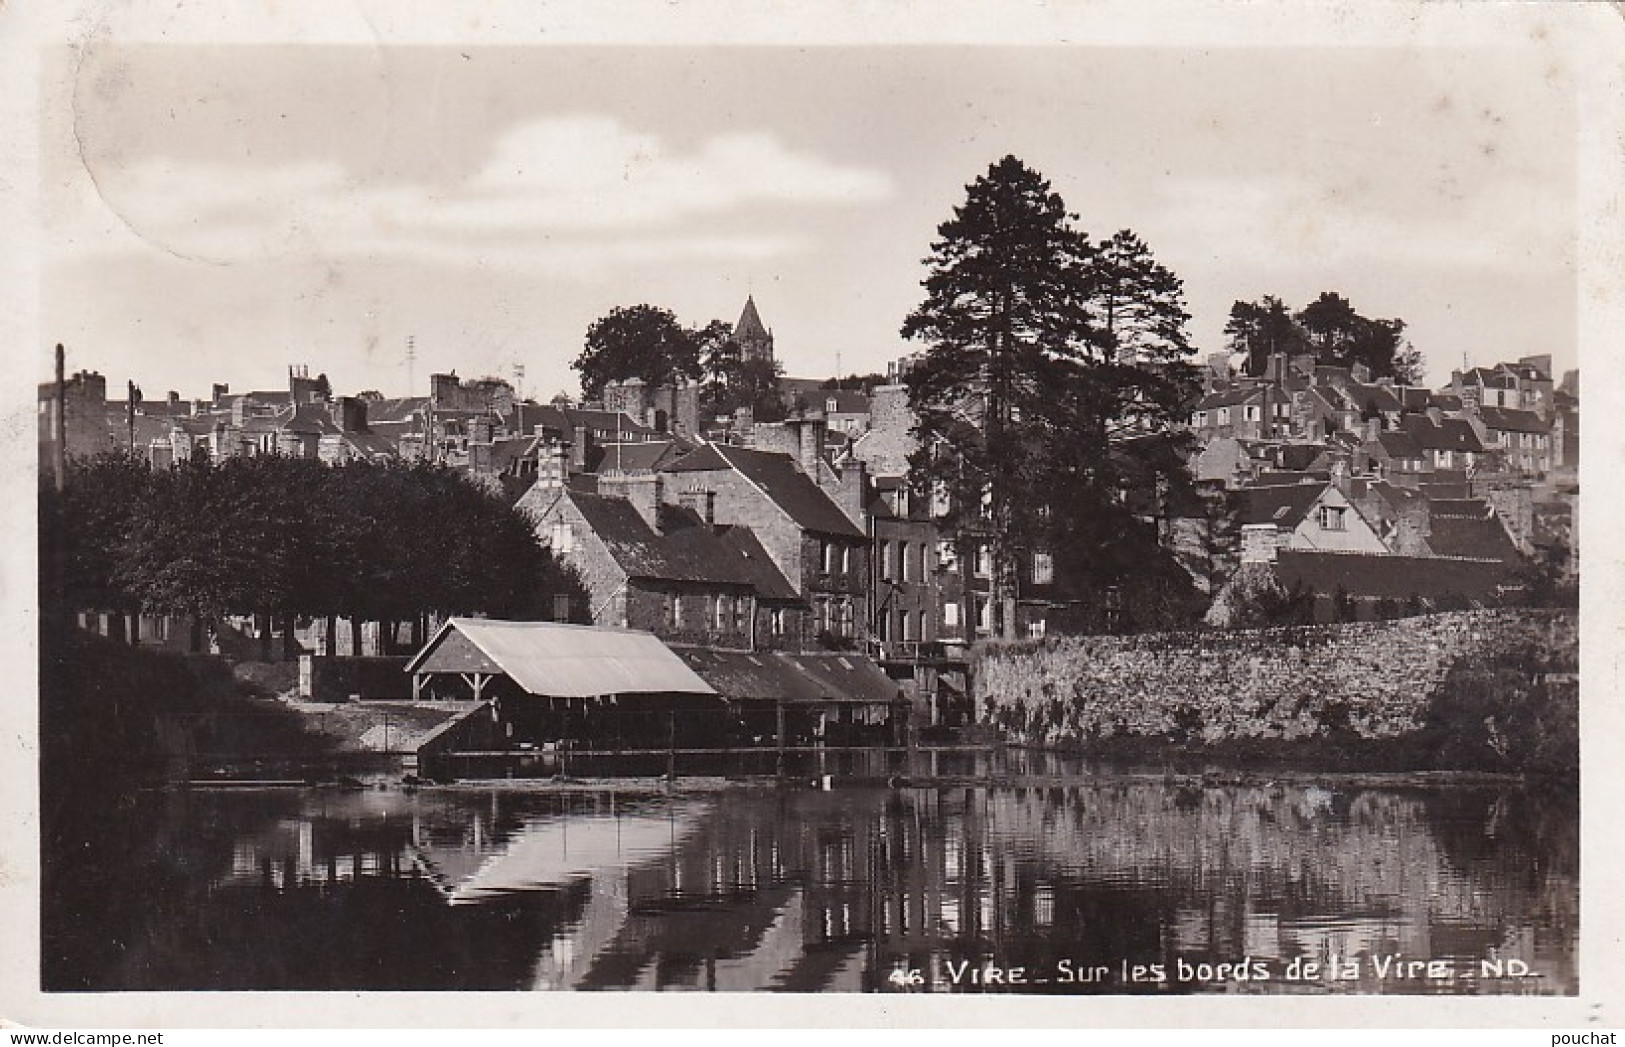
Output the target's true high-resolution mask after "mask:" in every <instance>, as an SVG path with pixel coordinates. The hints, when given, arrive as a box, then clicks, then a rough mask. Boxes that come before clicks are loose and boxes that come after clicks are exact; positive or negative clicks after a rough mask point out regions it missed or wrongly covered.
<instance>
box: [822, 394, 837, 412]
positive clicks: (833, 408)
mask: <svg viewBox="0 0 1625 1047" xmlns="http://www.w3.org/2000/svg"><path fill="white" fill-rule="evenodd" d="M840 408H841V402H840V401H839V400H837V399H835V397H833V396H832V397H830V398H829V399H828V400H825V401H824V413H825V414H836V413H838V412H839V411H840Z"/></svg>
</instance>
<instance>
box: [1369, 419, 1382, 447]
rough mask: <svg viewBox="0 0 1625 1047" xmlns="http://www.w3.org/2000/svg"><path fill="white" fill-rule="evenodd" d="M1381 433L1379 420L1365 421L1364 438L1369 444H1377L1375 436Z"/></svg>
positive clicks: (1380, 420) (1380, 421)
mask: <svg viewBox="0 0 1625 1047" xmlns="http://www.w3.org/2000/svg"><path fill="white" fill-rule="evenodd" d="M1380 432H1382V419H1381V418H1367V419H1366V420H1365V438H1366V441H1367V442H1369V443H1376V442H1377V434H1378V433H1380Z"/></svg>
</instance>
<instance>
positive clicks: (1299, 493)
mask: <svg viewBox="0 0 1625 1047" xmlns="http://www.w3.org/2000/svg"><path fill="white" fill-rule="evenodd" d="M1325 489H1326V485H1325V484H1320V483H1310V484H1306V483H1295V484H1283V485H1282V486H1279V487H1245V488H1242V490H1241V491H1240V492H1239V493H1240V495H1241V512H1240V514H1239V516H1240V522H1241V523H1243V524H1275V525H1276V526H1277V527H1281V528H1284V529H1287V530H1291V529H1292V528H1294V527H1296V526H1298V524H1300V523H1302V522H1303V518H1304V516H1305V515H1306V514H1307V513H1308V512H1309V507H1310V506H1311V505H1313V504H1314V503H1315V499H1317V498H1319V497H1320V493H1321V492H1322V491H1324V490H1325Z"/></svg>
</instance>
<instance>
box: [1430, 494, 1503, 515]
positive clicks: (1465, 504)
mask: <svg viewBox="0 0 1625 1047" xmlns="http://www.w3.org/2000/svg"><path fill="white" fill-rule="evenodd" d="M1428 506H1429V509H1430V511H1431V512H1432V515H1434V516H1488V515H1489V514H1490V512H1491V511H1492V510H1491V509H1490V503H1489V502H1486V501H1485V500H1484V499H1482V498H1454V497H1451V498H1446V497H1439V498H1429V499H1428Z"/></svg>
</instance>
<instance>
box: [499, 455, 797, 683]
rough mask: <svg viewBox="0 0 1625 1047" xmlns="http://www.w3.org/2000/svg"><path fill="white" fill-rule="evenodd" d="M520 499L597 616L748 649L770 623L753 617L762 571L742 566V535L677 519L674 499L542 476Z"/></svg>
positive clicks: (672, 638)
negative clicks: (587, 487) (601, 490)
mask: <svg viewBox="0 0 1625 1047" xmlns="http://www.w3.org/2000/svg"><path fill="white" fill-rule="evenodd" d="M654 482H655V483H658V478H654ZM518 507H519V509H520V510H521V511H523V512H525V513H526V514H527V515H528V516H529V517H530V519H531V521H532V525H533V526H534V527H535V529H536V534H537V537H538V538H539V540H540V541H541V542H542V543H543V544H544V545H546V546H548V547H549V548H550V549H552V551H553V552H554V553H555V555H557V556H558V557H560V559H562V560H563V561H564V562H565V563H567V564H569V565H570V566H572V567H574V568H575V569H576V571H577V572H578V573H579V574H580V576H581V579H582V582H583V584H584V586H585V588H586V590H587V593H588V597H589V599H590V600H591V604H592V605H591V607H589V608H588V613H589V615H590V618H591V621H592V623H593V624H594V625H599V626H606V627H610V628H617V629H640V630H644V631H646V632H652V633H654V634H655V635H656V636H659V637H660V638H661V639H663V640H666V641H668V642H672V643H683V644H695V645H700V646H704V647H711V648H718V649H734V650H745V651H749V650H754V649H755V647H756V644H755V637H756V634H757V629H758V627H759V626H762V625H764V624H766V625H768V626H769V628H770V627H771V624H770V623H764V622H761V621H759V619H758V607H757V600H756V588H755V586H756V581H757V579H758V578H759V577H760V574H761V572H760V571H759V570H756V569H754V568H752V567H748V566H747V564H746V558H745V556H744V555H742V554H741V552H740V548H739V545H737V544H735V543H730V542H725V541H723V540H722V539H721V538H719V537H718V536H717V535H716V534H715V533H714V532H713V531H712V529H711V528H710V527H708V526H705V525H704V524H703V523H702V522H701V521H700V520H699V519H698V518H694V517H689V518H687V519H682V517H684V515H685V514H686V512H687V511H686V510H684V509H682V508H680V507H676V506H668V505H663V504H660V503H658V502H655V503H654V504H652V505H650V504H647V503H645V504H641V505H640V504H639V503H637V502H634V501H633V500H632V499H630V498H624V497H615V496H610V495H603V494H595V493H589V492H587V491H583V490H578V489H573V488H570V487H565V486H550V485H546V484H542V483H538V484H537V485H536V486H534V487H532V488H531V490H530V491H529V492H527V493H526V494H525V495H524V497H522V498H521V499H520V501H519V503H518ZM645 513H651V515H650V516H645ZM673 518H677V519H673ZM663 524H664V526H662V525H663ZM771 595H772V596H775V597H777V596H780V595H781V591H780V589H778V588H775V589H773V591H772V592H771Z"/></svg>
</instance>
